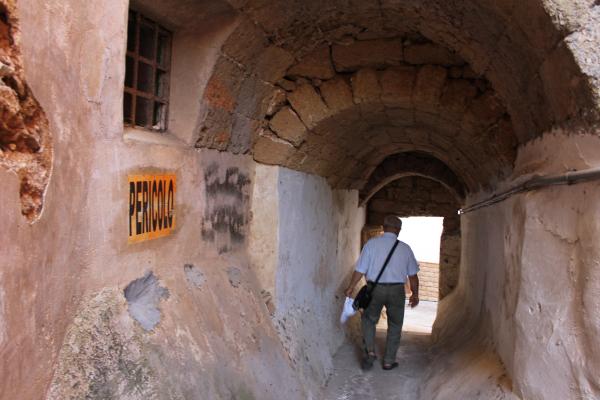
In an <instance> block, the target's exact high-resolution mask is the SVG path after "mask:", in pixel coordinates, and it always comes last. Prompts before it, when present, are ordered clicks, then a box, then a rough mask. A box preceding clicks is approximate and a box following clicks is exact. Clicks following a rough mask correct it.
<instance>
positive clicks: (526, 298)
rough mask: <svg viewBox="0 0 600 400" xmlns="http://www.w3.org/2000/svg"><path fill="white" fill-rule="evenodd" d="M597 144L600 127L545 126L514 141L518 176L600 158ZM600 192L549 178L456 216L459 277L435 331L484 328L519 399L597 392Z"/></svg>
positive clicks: (585, 395) (580, 165)
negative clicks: (569, 131)
mask: <svg viewBox="0 0 600 400" xmlns="http://www.w3.org/2000/svg"><path fill="white" fill-rule="evenodd" d="M556 148H560V149H561V152H560V154H559V153H556V152H554V151H553V150H552V149H556ZM599 150H600V140H598V138H597V137H596V136H592V135H579V136H575V137H567V136H566V135H564V134H563V133H562V132H556V133H554V134H547V135H546V136H545V137H544V138H543V139H542V140H540V141H539V142H536V143H532V144H530V145H529V146H526V147H524V148H522V149H521V150H520V153H519V157H518V162H517V165H516V171H517V172H516V174H517V175H516V177H518V176H521V175H524V176H529V175H535V174H556V173H560V172H564V171H565V169H566V168H576V169H584V168H589V167H591V166H597V165H600V158H599V157H598V154H600V152H599ZM522 178H523V177H521V179H522ZM506 184H509V183H506ZM599 196H600V186H599V185H598V184H597V183H586V184H578V185H573V186H562V187H553V188H552V187H548V188H544V189H541V190H539V191H534V192H531V193H527V194H523V195H517V196H514V197H512V198H510V199H509V200H506V201H504V202H502V203H499V204H497V205H494V206H491V207H488V208H484V209H481V210H478V211H475V212H473V213H469V214H465V215H464V216H463V217H462V237H463V247H462V256H461V259H462V260H463V261H462V265H461V277H460V281H459V286H458V287H457V289H456V290H455V291H454V292H453V293H452V294H451V295H450V296H448V298H446V299H444V300H443V301H442V302H441V303H440V308H439V311H438V315H439V317H438V320H437V321H436V324H435V326H434V332H435V333H436V335H437V337H438V338H439V339H441V338H442V337H444V336H446V337H448V335H447V334H449V333H450V332H453V331H457V328H459V327H461V330H460V334H459V335H460V336H465V335H466V331H468V330H469V329H470V328H473V329H475V328H479V329H481V330H482V331H483V332H485V335H486V336H488V337H489V338H490V339H491V340H492V342H493V343H494V347H495V350H496V351H497V352H498V354H499V355H500V358H501V359H502V362H503V363H504V365H505V366H506V368H507V371H508V373H509V376H510V377H511V378H512V380H513V387H514V390H515V392H516V394H518V395H519V396H520V397H522V398H539V399H554V398H582V399H593V398H598V397H599V396H600V392H599V391H598V387H599V384H600V382H599V381H598V377H597V375H595V374H593V373H592V371H596V370H597V369H598V367H599V364H600V355H599V354H598V352H597V351H596V350H595V349H596V348H597V346H596V345H595V344H594V343H595V342H594V341H595V339H592V338H596V337H597V334H598V332H599V331H600V319H599V318H598V315H597V312H596V310H597V309H598V296H597V293H598V291H599V290H600V278H599V277H598V268H597V266H598V263H599V262H600V261H599V256H598V253H599V250H598V244H597V235H598V230H599V227H598V223H597V221H598V218H597V214H598V212H599V209H598V206H597V204H598V201H597V199H598V198H599ZM567 204H568V207H565V205H567ZM574 332H577V334H574ZM532 354H534V355H535V357H532Z"/></svg>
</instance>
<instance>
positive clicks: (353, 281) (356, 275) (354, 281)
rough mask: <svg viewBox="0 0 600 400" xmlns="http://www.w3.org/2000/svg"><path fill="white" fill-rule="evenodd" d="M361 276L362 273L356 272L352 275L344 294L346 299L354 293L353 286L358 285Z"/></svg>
mask: <svg viewBox="0 0 600 400" xmlns="http://www.w3.org/2000/svg"><path fill="white" fill-rule="evenodd" d="M363 275H364V274H363V273H361V272H358V271H354V272H353V273H352V279H351V280H350V284H349V285H348V287H347V288H346V291H345V292H344V294H345V295H346V297H350V296H352V292H353V291H354V286H356V284H357V283H358V281H360V279H361V278H362V277H363Z"/></svg>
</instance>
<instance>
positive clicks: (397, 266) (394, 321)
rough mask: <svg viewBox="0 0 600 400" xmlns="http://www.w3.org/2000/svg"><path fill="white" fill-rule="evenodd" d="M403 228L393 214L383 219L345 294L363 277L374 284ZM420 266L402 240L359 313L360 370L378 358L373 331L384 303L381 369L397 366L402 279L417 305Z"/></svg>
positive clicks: (412, 304)
mask: <svg viewBox="0 0 600 400" xmlns="http://www.w3.org/2000/svg"><path fill="white" fill-rule="evenodd" d="M400 229H402V220H401V219H400V218H398V217H396V216H394V215H388V216H386V217H385V219H384V221H383V231H384V233H383V235H381V236H379V237H375V238H373V239H371V240H369V241H368V242H367V243H366V244H365V246H364V247H363V249H362V252H361V253H360V257H359V259H358V262H357V263H356V270H355V271H354V273H353V274H352V280H351V281H350V285H348V288H347V289H346V292H345V293H346V296H348V297H350V296H351V295H352V292H353V289H354V287H355V286H356V284H357V283H358V282H359V281H360V279H361V278H362V277H363V276H366V279H367V285H369V289H371V288H372V287H373V282H374V281H375V280H376V278H377V275H378V274H379V271H381V269H382V267H383V264H384V263H385V259H386V258H387V256H388V254H389V252H390V250H391V249H392V247H393V246H394V243H396V240H398V234H399V233H400ZM418 272H419V265H418V264H417V260H416V259H415V256H414V254H413V252H412V250H411V248H410V246H409V245H407V244H406V243H404V242H399V243H398V246H396V249H395V250H394V252H393V254H392V255H391V258H390V260H389V262H388V265H387V267H386V269H385V270H384V272H383V274H382V275H381V278H380V280H379V283H378V284H377V285H376V286H375V289H374V290H373V292H372V298H371V302H370V303H369V306H368V307H367V308H366V309H365V310H364V312H363V314H362V333H363V341H364V345H365V358H364V360H363V362H362V367H363V369H370V368H371V367H372V366H373V362H374V361H375V359H376V358H377V357H376V355H375V330H376V326H377V322H378V321H379V316H380V315H381V310H382V309H383V306H385V309H386V314H387V321H388V330H387V338H386V344H385V355H384V357H383V369H385V370H390V369H393V368H396V367H397V366H398V363H397V362H396V352H397V351H398V346H399V345H400V336H401V334H402V323H403V322H404V301H405V299H406V295H405V292H404V282H405V281H406V277H407V276H408V278H409V280H410V287H411V289H412V295H411V296H410V299H409V304H410V306H411V307H412V308H414V307H416V306H417V304H419V278H418V277H417V273H418Z"/></svg>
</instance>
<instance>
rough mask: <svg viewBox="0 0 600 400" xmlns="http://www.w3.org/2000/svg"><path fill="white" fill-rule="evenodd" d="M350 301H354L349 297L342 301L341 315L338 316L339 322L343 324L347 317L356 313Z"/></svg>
mask: <svg viewBox="0 0 600 400" xmlns="http://www.w3.org/2000/svg"><path fill="white" fill-rule="evenodd" d="M352 303H354V299H353V298H351V297H346V301H345V302H344V309H343V310H342V315H341V316H340V322H341V323H342V324H345V323H346V321H348V318H350V317H351V316H353V315H354V314H356V310H355V309H354V307H352Z"/></svg>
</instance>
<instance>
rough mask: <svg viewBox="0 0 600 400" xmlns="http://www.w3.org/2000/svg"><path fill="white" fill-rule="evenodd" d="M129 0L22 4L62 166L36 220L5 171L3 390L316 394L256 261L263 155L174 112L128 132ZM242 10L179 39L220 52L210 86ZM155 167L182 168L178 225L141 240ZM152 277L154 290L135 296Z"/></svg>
mask: <svg viewBox="0 0 600 400" xmlns="http://www.w3.org/2000/svg"><path fill="white" fill-rule="evenodd" d="M42 3H43V4H42ZM127 7H128V2H127V1H120V0H119V1H117V0H106V1H99V2H80V1H66V2H60V3H57V2H54V3H52V2H51V3H48V2H40V1H37V0H21V1H19V2H18V4H17V8H18V12H19V16H20V24H21V37H20V39H21V40H20V43H21V51H22V55H23V66H24V71H23V74H24V75H23V76H24V79H25V80H26V81H27V82H28V83H29V85H30V88H31V92H32V93H35V95H36V97H37V99H38V101H39V104H40V106H41V107H42V108H43V109H44V110H45V113H46V115H47V117H48V120H49V126H50V130H51V131H52V134H53V141H54V143H53V146H54V165H53V172H52V179H51V180H50V183H49V185H48V188H47V192H46V197H45V205H44V212H43V214H42V215H41V218H40V219H39V220H38V221H37V222H35V223H34V224H29V221H28V220H27V219H26V218H25V217H24V216H23V215H22V214H21V199H20V185H21V183H20V181H19V177H17V176H15V175H14V174H12V173H9V172H7V171H5V170H4V169H0V175H1V179H2V182H3V190H2V191H0V203H1V204H2V207H0V218H1V219H2V221H3V229H2V230H0V243H2V246H1V248H2V258H1V260H0V263H1V268H0V354H2V357H0V371H2V373H0V398H3V399H4V398H7V399H24V400H27V399H40V398H45V397H46V396H48V397H49V398H52V399H65V398H90V399H106V398H127V399H182V398H211V399H230V398H248V399H250V398H261V399H262V398H264V399H270V398H272V399H280V398H294V399H306V398H307V397H306V396H307V394H306V392H305V390H304V388H303V387H302V384H301V382H300V380H299V379H298V378H297V374H296V372H295V370H294V366H293V364H292V363H291V361H290V359H289V356H288V353H287V352H286V351H285V349H284V347H283V346H282V344H281V340H280V337H279V335H278V332H277V331H276V329H275V328H274V326H273V324H272V323H271V319H270V316H269V312H268V309H267V307H266V305H265V302H264V300H263V298H262V296H261V293H260V286H259V284H258V282H257V278H256V275H255V273H254V271H253V270H252V268H251V267H250V265H249V257H248V254H247V251H246V247H247V242H248V236H249V229H248V223H249V221H250V219H251V215H250V206H251V204H250V203H251V195H252V191H253V188H252V183H253V181H254V162H253V161H252V160H251V159H250V158H249V157H248V156H232V155H230V154H224V153H218V152H214V151H198V150H196V149H193V148H191V147H190V146H187V145H186V144H185V139H184V138H185V136H186V132H184V130H185V129H183V128H182V130H178V129H177V128H176V127H177V125H176V124H175V125H173V129H174V130H173V131H170V132H168V133H167V134H165V135H162V136H158V135H155V134H152V133H148V132H145V131H139V130H129V131H127V132H124V129H123V120H122V94H123V80H124V62H123V60H124V59H125V54H124V52H125V32H127V29H126V23H127ZM179 11H183V10H182V9H179ZM180 14H184V15H185V14H186V13H185V12H182V13H180ZM165 15H166V14H165ZM196 16H197V15H196ZM172 22H173V23H172V24H171V25H170V27H174V28H175V29H177V20H176V19H174V20H173V21H172ZM199 22H200V21H199V20H198V21H196V23H199ZM232 23H233V22H232V21H229V22H228V23H223V20H219V21H218V23H216V22H211V23H202V26H201V30H202V31H203V35H202V36H199V35H197V34H196V36H195V40H194V41H193V47H187V48H185V47H183V48H179V50H178V51H180V52H181V51H184V50H187V51H188V52H191V53H194V54H195V55H196V56H197V57H198V58H200V59H202V60H203V62H204V63H206V64H203V65H201V66H200V67H199V68H198V69H196V70H194V71H195V73H196V74H197V75H196V78H197V80H196V81H195V82H196V83H197V89H198V88H201V87H203V84H205V82H206V79H207V75H208V71H210V68H211V64H212V61H214V58H215V57H216V55H215V52H216V51H215V46H217V47H218V44H219V43H220V41H222V40H223V35H224V32H225V33H226V32H227V31H228V29H230V28H231V24H232ZM190 35H192V33H190ZM190 42H191V41H190ZM178 45H182V43H179V44H178ZM175 79H177V77H175ZM203 79H204V81H203ZM203 82H204V83H203ZM196 93H197V92H196ZM189 101H190V102H192V103H193V102H194V99H189ZM199 112H200V110H197V113H199ZM182 118H183V117H182ZM196 119H197V115H196V116H194V115H192V116H188V119H187V121H188V122H189V121H193V122H194V121H195V120H196ZM184 121H185V120H184V119H182V120H180V121H179V122H180V123H183V122H184ZM184 125H185V124H184ZM185 127H186V129H188V130H189V131H190V132H191V131H193V129H194V128H195V126H190V125H186V126H185ZM152 172H170V173H173V174H175V175H176V176H177V188H178V189H177V193H176V198H175V201H176V206H175V212H176V216H177V226H176V229H175V231H174V232H173V234H172V235H171V236H169V237H164V238H160V239H155V240H151V241H148V242H142V243H137V244H131V245H129V244H127V224H128V222H127V220H128V187H127V186H128V185H127V175H128V174H133V173H152ZM150 271H151V272H152V275H147V273H148V272H150ZM149 276H154V277H155V279H156V283H155V284H156V285H157V286H156V288H157V289H156V290H158V288H161V289H160V290H158V292H156V296H150V297H145V296H142V297H141V298H137V299H136V300H135V301H134V300H132V299H129V300H126V298H125V294H124V290H125V289H126V288H129V287H130V286H129V285H130V284H131V282H133V281H135V280H137V279H140V278H144V277H149ZM148 279H150V278H148ZM142 281H143V282H146V281H147V279H146V278H144V279H142ZM138 282H139V281H138ZM148 318H149V319H148ZM148 327H153V328H152V330H146V329H147V328H148Z"/></svg>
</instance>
